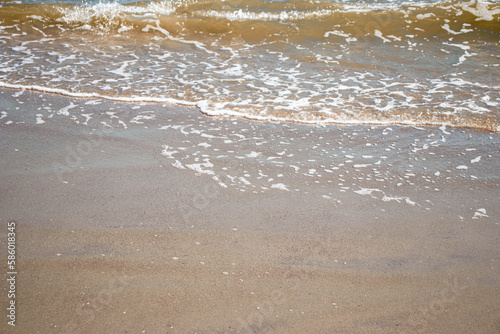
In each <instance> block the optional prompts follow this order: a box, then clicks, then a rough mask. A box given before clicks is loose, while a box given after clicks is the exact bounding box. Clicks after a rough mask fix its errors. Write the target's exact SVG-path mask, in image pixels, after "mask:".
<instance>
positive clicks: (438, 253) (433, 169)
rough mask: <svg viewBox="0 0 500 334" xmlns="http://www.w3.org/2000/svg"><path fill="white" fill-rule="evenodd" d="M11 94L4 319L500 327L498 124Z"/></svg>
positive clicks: (268, 326) (175, 328) (324, 328)
mask: <svg viewBox="0 0 500 334" xmlns="http://www.w3.org/2000/svg"><path fill="white" fill-rule="evenodd" d="M0 94H1V97H0V98H1V99H2V103H3V104H2V106H1V110H0V112H1V111H3V112H5V113H4V114H2V115H4V116H3V117H2V118H1V119H0V133H1V142H0V144H1V146H0V150H1V157H2V158H1V171H0V177H1V178H0V182H1V183H0V184H1V194H0V207H1V210H0V222H1V223H2V227H1V233H2V234H1V238H0V247H2V249H6V248H7V223H8V222H9V221H15V222H16V223H17V228H16V238H17V239H16V242H17V250H18V253H17V277H16V279H17V280H16V289H17V293H16V305H17V309H16V326H15V327H12V326H9V325H8V324H7V320H6V317H5V315H4V316H3V320H2V323H1V325H0V326H1V327H0V328H1V329H2V333H497V332H499V331H500V316H499V314H500V279H499V277H500V267H499V265H498V262H499V260H500V257H499V250H500V246H499V244H500V243H499V237H500V234H499V228H500V226H499V223H500V221H499V218H498V217H499V216H500V205H498V204H499V197H498V193H499V192H498V191H499V189H500V182H499V179H498V165H499V161H500V160H499V148H498V147H499V146H498V145H499V142H500V139H499V138H498V135H493V134H488V133H480V132H473V131H468V130H459V129H450V128H442V129H437V128H428V129H418V128H404V127H394V126H392V127H390V128H391V129H390V130H387V127H382V128H370V127H344V128H339V127H335V126H327V127H308V126H303V125H297V124H287V125H282V124H271V123H255V122H249V121H245V120H230V119H214V118H208V117H205V116H203V115H201V114H199V112H198V111H197V110H196V109H188V108H181V107H170V106H161V105H140V106H134V105H127V104H117V103H112V102H106V101H90V100H75V99H66V98H62V97H58V96H51V95H42V94H39V93H32V92H24V93H22V94H20V93H19V92H16V91H10V90H0ZM72 105H73V106H72ZM68 106H72V107H71V108H67V107H68ZM65 108H66V109H65ZM109 113H111V114H109ZM51 115H52V116H51ZM137 115H142V116H143V117H142V118H137V117H136V116H137ZM292 138H293V139H295V141H293V140H292ZM325 143H328V145H326V144H325ZM368 144H369V145H368ZM334 149H335V151H334ZM337 153H338V155H335V154H337ZM362 156H363V157H362ZM478 157H480V158H478ZM259 159H260V160H259ZM357 159H359V161H358V160H357ZM363 161H365V162H363ZM290 166H292V167H290ZM293 166H295V167H293ZM368 170H369V171H370V172H367V171H368ZM320 171H321V172H320ZM323 171H325V172H323ZM259 173H260V174H259ZM262 175H265V176H262ZM377 175H378V176H377ZM377 178H379V180H377ZM382 179H383V180H385V181H382ZM2 254H6V253H4V252H2ZM5 256H6V255H5ZM5 260H6V259H2V263H3V265H2V271H3V276H4V277H7V276H8V275H7V272H8V269H7V267H6V265H5V263H6V261H5ZM7 290H8V286H7V283H6V279H4V280H3V283H2V291H3V292H2V298H1V300H2V309H3V310H4V311H3V312H4V313H6V312H7V311H6V307H7V305H8V304H7V303H8V299H7Z"/></svg>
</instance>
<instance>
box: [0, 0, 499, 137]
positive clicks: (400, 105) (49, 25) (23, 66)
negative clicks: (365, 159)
mask: <svg viewBox="0 0 500 334" xmlns="http://www.w3.org/2000/svg"><path fill="white" fill-rule="evenodd" d="M0 17H1V18H2V19H1V21H0V48H1V52H0V87H3V88H12V89H30V90H35V91H40V92H45V93H55V94H62V95H66V96H71V97H79V98H100V99H109V100H114V101H123V102H152V103H169V104H181V105H188V106H197V107H198V108H199V109H200V111H202V112H203V113H205V114H208V115H213V116H224V115H225V116H227V115H230V116H238V117H245V118H249V119H254V120H271V121H287V122H300V123H308V124H327V123H337V124H373V125H377V124H378V125H383V124H406V125H443V124H446V125H449V126H456V127H469V128H475V129H484V130H488V131H493V132H500V74H499V69H500V56H499V55H500V46H499V45H500V44H499V32H500V4H498V3H485V2H475V1H471V2H459V1H452V2H439V3H434V4H422V3H420V4H410V3H408V4H397V3H388V4H365V5H353V4H346V3H334V2H331V1H323V2H309V1H300V0H297V1H288V2H287V1H280V2H274V1H273V2H270V1H263V0H249V1H241V0H228V1H215V0H211V1H203V0H195V1H180V0H179V1H158V2H137V3H132V4H127V5H121V4H118V3H99V4H94V5H75V4H33V5H23V4H19V5H16V4H4V5H3V6H2V7H0Z"/></svg>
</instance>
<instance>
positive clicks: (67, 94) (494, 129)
mask: <svg viewBox="0 0 500 334" xmlns="http://www.w3.org/2000/svg"><path fill="white" fill-rule="evenodd" d="M0 89H5V90H16V91H21V93H22V92H24V91H26V90H28V91H31V92H33V93H42V94H51V95H57V96H59V97H61V98H69V99H71V98H76V99H102V100H106V101H110V102H116V103H149V104H163V105H165V104H167V105H170V106H176V107H178V108H185V107H188V108H189V107H196V108H198V111H199V112H200V113H202V114H204V115H206V116H209V117H211V118H214V117H221V118H222V119H226V120H227V119H228V118H232V117H236V118H238V119H240V120H246V121H252V122H264V123H267V122H270V123H290V124H299V125H309V126H320V127H322V126H339V127H349V126H366V127H370V126H376V127H384V126H391V125H392V126H401V127H425V128H432V127H444V128H446V127H451V128H455V129H458V130H460V129H463V130H473V131H484V132H487V133H492V134H499V133H500V125H498V124H497V125H488V124H486V125H482V126H478V125H476V126H473V125H467V124H454V123H453V122H451V121H450V120H448V121H446V122H445V121H441V122H424V123H418V122H412V121H399V122H397V121H387V122H383V121H376V120H375V121H368V120H367V121H364V122H354V121H352V122H348V121H344V122H340V121H328V120H311V121H306V120H299V119H292V118H277V117H273V118H264V117H257V116H250V115H247V114H239V113H225V114H221V113H220V112H217V113H214V112H210V111H207V110H204V108H203V107H202V106H201V105H200V104H202V102H191V101H185V100H178V99H172V98H150V97H144V96H130V97H120V96H118V97H113V96H107V95H102V94H99V93H84V92H71V91H68V90H65V89H60V88H48V87H43V86H36V85H35V86H33V85H19V84H9V83H4V82H0Z"/></svg>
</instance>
